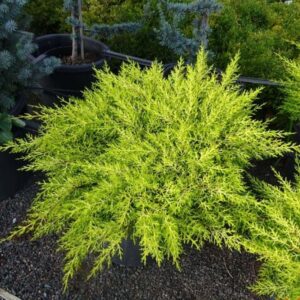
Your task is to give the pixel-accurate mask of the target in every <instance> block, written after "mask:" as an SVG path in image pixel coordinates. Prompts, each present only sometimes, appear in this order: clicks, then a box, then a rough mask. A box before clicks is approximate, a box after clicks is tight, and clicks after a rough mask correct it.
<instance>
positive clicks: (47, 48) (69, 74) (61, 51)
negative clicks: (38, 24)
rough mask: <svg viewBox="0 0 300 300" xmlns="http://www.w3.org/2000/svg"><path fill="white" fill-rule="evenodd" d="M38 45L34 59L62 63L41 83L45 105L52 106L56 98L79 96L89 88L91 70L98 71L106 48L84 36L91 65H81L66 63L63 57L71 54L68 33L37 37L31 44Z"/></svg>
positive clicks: (91, 79)
mask: <svg viewBox="0 0 300 300" xmlns="http://www.w3.org/2000/svg"><path fill="white" fill-rule="evenodd" d="M34 42H35V43H36V44H37V45H38V51H36V52H35V53H34V55H33V59H34V60H37V59H39V58H40V59H43V58H44V57H49V56H55V57H58V58H60V59H62V64H61V65H60V66H58V67H56V68H55V70H54V72H53V73H52V74H51V75H47V76H45V77H43V78H42V79H41V80H40V84H41V86H42V87H43V88H44V91H45V93H46V94H48V95H49V96H48V97H44V98H45V99H44V102H45V103H44V104H46V105H51V104H53V102H56V99H57V97H68V96H77V97H80V96H81V95H82V91H83V90H84V89H85V88H89V87H91V85H92V82H93V81H94V70H93V68H101V67H102V66H103V64H104V61H105V60H104V56H103V55H102V52H103V51H106V50H108V47H107V46H106V45H105V44H103V43H101V42H99V41H96V40H94V39H91V38H87V37H84V47H85V53H86V57H87V58H90V60H91V62H87V63H81V64H66V63H64V58H65V57H68V56H70V55H71V52H72V40H71V35H70V34H49V35H44V36H40V37H38V38H36V39H35V41H34Z"/></svg>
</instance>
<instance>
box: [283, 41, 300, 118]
mask: <svg viewBox="0 0 300 300" xmlns="http://www.w3.org/2000/svg"><path fill="white" fill-rule="evenodd" d="M299 47H300V45H299ZM284 63H285V67H286V69H287V73H288V76H287V78H286V80H285V81H284V82H283V84H284V88H283V89H284V92H285V93H286V98H285V100H284V102H283V104H282V106H281V111H282V112H283V113H285V115H286V116H287V117H288V118H289V119H290V120H291V121H292V122H299V121H300V60H298V61H296V60H295V61H291V60H284Z"/></svg>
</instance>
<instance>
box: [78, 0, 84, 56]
mask: <svg viewBox="0 0 300 300" xmlns="http://www.w3.org/2000/svg"><path fill="white" fill-rule="evenodd" d="M78 14H79V26H80V28H79V41H80V55H81V59H82V60H84V41H83V20H82V0H78Z"/></svg>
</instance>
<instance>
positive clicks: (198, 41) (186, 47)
mask: <svg viewBox="0 0 300 300" xmlns="http://www.w3.org/2000/svg"><path fill="white" fill-rule="evenodd" d="M220 9H221V6H220V5H219V4H218V2H217V0H196V1H193V2H191V3H173V2H170V1H168V0H161V1H160V3H159V13H160V27H159V29H158V30H157V33H158V38H159V40H160V43H161V45H164V46H167V47H169V48H171V49H172V50H173V51H174V52H175V53H176V54H177V55H179V56H183V57H185V58H187V59H188V60H189V61H192V60H194V59H195V57H196V54H197V53H198V50H199V48H200V47H203V48H204V49H206V50H207V49H208V34H209V32H210V28H209V16H210V15H211V14H212V13H215V12H218V11H219V10H220ZM168 15H171V16H170V19H171V21H169V20H168V19H169V18H168ZM187 19H188V20H189V21H191V34H190V35H189V36H187V35H186V32H183V31H182V30H181V28H180V27H181V24H182V22H184V21H186V20H187Z"/></svg>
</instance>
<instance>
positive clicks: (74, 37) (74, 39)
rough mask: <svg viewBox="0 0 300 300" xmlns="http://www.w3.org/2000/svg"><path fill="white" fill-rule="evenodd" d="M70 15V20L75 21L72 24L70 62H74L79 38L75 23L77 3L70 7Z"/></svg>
mask: <svg viewBox="0 0 300 300" xmlns="http://www.w3.org/2000/svg"><path fill="white" fill-rule="evenodd" d="M71 17H72V22H75V24H73V25H72V56H71V59H72V63H75V62H76V60H77V58H78V39H79V35H80V32H79V30H78V29H79V28H78V26H77V25H76V23H77V20H78V17H79V16H78V5H77V4H76V3H74V5H73V7H72V12H71Z"/></svg>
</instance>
